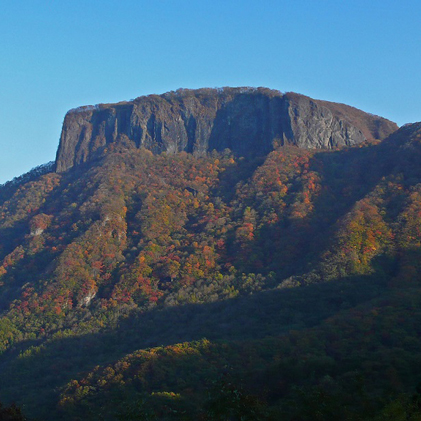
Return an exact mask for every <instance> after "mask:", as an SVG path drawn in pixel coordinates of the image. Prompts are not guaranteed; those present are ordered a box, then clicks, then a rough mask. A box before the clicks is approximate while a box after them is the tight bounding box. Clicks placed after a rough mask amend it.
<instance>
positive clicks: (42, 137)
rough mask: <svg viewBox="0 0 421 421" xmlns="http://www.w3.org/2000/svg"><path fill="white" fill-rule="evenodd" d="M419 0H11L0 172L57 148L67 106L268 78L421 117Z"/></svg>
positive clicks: (43, 158) (2, 67) (26, 165)
mask: <svg viewBox="0 0 421 421" xmlns="http://www.w3.org/2000/svg"><path fill="white" fill-rule="evenodd" d="M420 22H421V2H420V1H419V0H411V1H408V0H401V1H399V2H398V1H396V0H381V1H380V0H364V1H362V0H294V1H292V0H288V1H286V0H277V1H275V0H260V1H257V0H256V1H254V0H253V1H252V0H189V1H187V0H154V1H151V0H149V1H143V0H138V1H135V0H119V1H118V0H115V1H110V0H83V1H81V0H71V1H66V0H59V1H51V0H49V1H47V0H26V1H25V0H13V1H4V2H2V5H1V10H0V36H1V42H0V58H1V59H0V99H1V101H0V106H1V112H0V129H1V131H0V142H1V145H0V146H1V154H0V157H1V158H0V183H2V182H5V181H6V180H9V179H11V178H13V177H14V176H18V175H20V174H22V173H24V172H26V171H28V170H29V169H31V168H32V167H34V166H36V165H39V164H43V163H45V162H48V161H50V160H53V159H54V158H55V153H56V150H57V146H58V142H59V136H60V131H61V124H62V121H63V117H64V115H65V113H66V112H67V110H68V109H70V108H73V107H77V106H80V105H87V104H96V103H101V102H117V101H120V100H129V99H132V98H135V97H137V96H140V95H146V94H150V93H163V92H166V91H169V90H175V89H177V88H180V87H183V88H199V87H218V86H266V87H269V88H274V89H279V90H281V91H294V92H298V93H302V94H305V95H308V96H311V97H313V98H318V99H325V100H330V101H337V102H343V103H347V104H349V105H353V106H355V107H358V108H361V109H363V110H364V111H368V112H371V113H373V114H378V115H381V116H383V117H386V118H389V119H390V120H393V121H396V122H397V123H398V124H399V125H402V124H404V123H407V122H414V121H420V120H421V95H420V94H421V77H420V71H421V48H420V47H421V26H420Z"/></svg>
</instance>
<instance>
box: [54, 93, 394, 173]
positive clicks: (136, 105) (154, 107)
mask: <svg viewBox="0 0 421 421" xmlns="http://www.w3.org/2000/svg"><path fill="white" fill-rule="evenodd" d="M396 129H397V125H396V124H395V123H393V122H391V121H389V120H386V119H384V118H381V117H378V116H374V115H371V114H368V113H365V112H363V111H360V110H358V109H356V108H353V107H350V106H347V105H344V104H337V103H332V102H327V101H320V100H314V99H311V98H309V97H306V96H303V95H299V94H295V93H286V94H283V93H281V92H279V91H276V90H270V89H267V88H221V89H208V88H206V89H197V90H188V89H180V90H177V91H176V92H169V93H165V94H163V95H149V96H142V97H139V98H137V99H135V100H133V101H129V102H120V103H117V104H100V105H96V106H85V107H80V108H76V109H73V110H70V111H69V112H68V113H67V114H66V116H65V119H64V124H63V130H62V134H61V139H60V145H59V149H58V152H57V160H56V164H57V171H58V172H63V171H66V170H67V169H69V168H71V167H73V166H75V165H78V164H80V163H83V162H86V161H88V160H89V159H90V158H91V157H92V156H93V154H94V153H95V152H97V151H98V150H101V149H103V148H104V147H105V146H106V145H107V144H110V143H116V142H117V143H126V144H129V145H135V146H136V147H138V148H139V147H144V148H146V149H149V150H151V151H152V152H154V153H161V152H164V151H166V152H178V151H186V152H191V153H195V154H199V155H200V154H203V153H205V152H207V151H211V150H214V149H215V150H217V151H222V150H224V149H226V148H228V149H231V151H233V152H234V153H235V154H237V155H265V154H267V153H268V152H270V151H271V150H272V149H273V145H274V144H281V145H283V144H291V145H296V146H298V147H301V148H306V149H332V148H336V147H342V146H352V145H355V144H358V143H361V142H364V141H366V140H382V139H383V138H385V137H387V136H388V135H389V134H391V133H392V132H394V131H395V130H396Z"/></svg>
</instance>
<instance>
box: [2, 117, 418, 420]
mask: <svg viewBox="0 0 421 421" xmlns="http://www.w3.org/2000/svg"><path fill="white" fill-rule="evenodd" d="M420 162H421V124H414V125H410V126H406V127H403V128H401V129H400V130H398V131H397V132H396V133H394V134H393V135H391V136H390V137H389V138H388V139H386V140H384V141H382V142H381V143H375V144H373V143H371V144H361V145H359V146H356V147H352V148H348V149H341V150H332V151H320V150H318V151H316V150H303V149H299V148H296V147H293V146H279V147H277V148H275V150H273V151H272V152H270V153H269V154H268V155H266V156H261V157H256V158H247V159H246V158H241V157H236V156H233V155H232V154H231V153H230V151H228V150H227V151H224V152H219V153H216V152H213V153H210V154H208V155H206V156H201V157H197V156H194V155H192V154H188V153H185V152H181V153H175V154H166V153H163V154H161V155H153V154H152V153H151V152H149V151H148V150H145V149H142V148H140V149H138V148H136V147H135V145H132V144H130V143H127V144H110V145H109V146H108V149H107V151H104V154H103V155H102V156H101V157H98V158H97V159H96V160H94V161H92V162H89V163H85V164H82V165H80V166H78V167H75V168H73V169H72V170H71V171H68V172H64V173H60V174H56V173H53V172H50V173H46V174H42V175H40V176H37V177H34V178H33V179H31V180H29V181H28V180H22V181H21V182H20V183H18V184H17V185H16V186H14V187H13V189H10V188H8V189H5V188H3V189H0V198H1V202H0V204H1V207H0V235H1V237H0V238H1V248H0V259H1V260H0V263H1V266H0V274H1V278H0V282H1V289H0V293H1V295H0V306H1V307H0V308H1V316H2V318H1V321H0V350H1V352H2V355H1V357H0V370H1V372H2V374H1V376H2V379H5V381H3V380H2V382H1V385H0V400H2V401H4V402H5V403H7V404H9V403H10V402H11V401H16V402H17V403H18V404H19V405H20V406H22V407H23V409H24V410H25V411H26V413H27V414H29V415H31V416H37V417H39V418H41V419H64V420H65V419H116V418H118V417H120V418H121V419H137V418H136V417H141V418H140V419H226V418H223V416H225V415H224V414H236V415H235V416H237V418H238V419H239V417H240V416H241V415H242V416H243V417H248V418H243V419H286V420H306V419H309V420H310V419H311V420H313V419H320V420H324V419H338V420H344V419H352V420H360V419H361V420H365V419H367V420H369V419H399V418H397V416H398V415H399V416H405V417H407V418H402V419H413V420H415V419H418V418H416V417H417V416H418V415H416V414H417V411H418V409H417V408H418V407H417V405H419V400H418V399H419V396H418V395H417V394H416V386H417V384H418V383H419V382H420V381H421V379H420V376H419V369H418V367H419V366H420V363H421V354H420V353H419V349H421V343H420V342H421V340H420V337H421V336H420V328H419V326H421V323H420V322H421V311H420V308H421V307H420V304H421V303H420V301H421V289H420V288H421V286H420V270H421V266H420V241H421V232H420V230H421V167H420ZM101 408H102V409H101ZM394 411H395V412H394ZM396 414H398V415H396ZM402 414H404V415H402ZM226 416H228V415H226ZM130 417H132V418H130ZM142 417H143V418H142ZM218 417H219V418H218ZM280 417H283V418H280ZM387 417H389V418H387ZM394 417H395V418H394ZM411 417H412V418H411Z"/></svg>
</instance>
